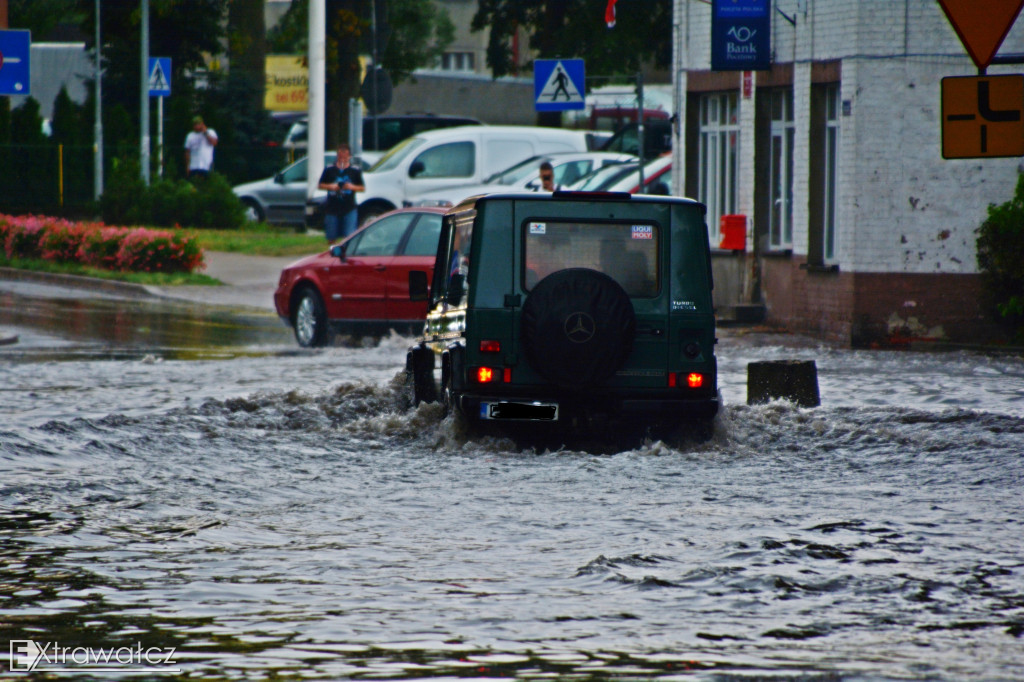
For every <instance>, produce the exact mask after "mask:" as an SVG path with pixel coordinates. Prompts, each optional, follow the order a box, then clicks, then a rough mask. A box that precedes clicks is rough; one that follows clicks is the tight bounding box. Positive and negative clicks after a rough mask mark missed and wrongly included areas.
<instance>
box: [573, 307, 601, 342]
mask: <svg viewBox="0 0 1024 682" xmlns="http://www.w3.org/2000/svg"><path fill="white" fill-rule="evenodd" d="M595 331H597V325H596V324H594V318H592V317H591V316H590V315H588V314H587V313H572V314H570V315H569V317H567V318H565V335H566V336H567V337H569V340H570V341H572V342H573V343H586V342H587V341H590V339H592V338H594V332H595Z"/></svg>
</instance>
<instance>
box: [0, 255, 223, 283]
mask: <svg viewBox="0 0 1024 682" xmlns="http://www.w3.org/2000/svg"><path fill="white" fill-rule="evenodd" d="M0 267H5V268H15V269H17V270H32V271H34V272H49V273H53V274H57V275H79V276H82V277H96V278H99V279H112V280H116V281H119V282H133V283H135V284H150V285H154V286H172V285H182V284H190V285H203V286H216V285H221V284H223V282H221V281H220V280H219V279H216V278H214V277H210V276H209V275H203V274H200V273H188V272H119V271H116V270H101V269H99V268H91V267H88V266H85V265H79V264H77V263H54V262H52V261H47V260H41V259H22V258H6V257H4V256H3V255H2V254H0Z"/></svg>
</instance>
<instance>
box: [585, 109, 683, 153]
mask: <svg viewBox="0 0 1024 682" xmlns="http://www.w3.org/2000/svg"><path fill="white" fill-rule="evenodd" d="M639 130H640V126H639V125H638V124H636V123H629V124H627V125H625V126H623V127H622V128H620V129H619V130H618V132H616V133H615V134H614V135H612V136H611V139H609V140H608V141H607V142H605V143H604V146H602V147H601V151H605V152H622V153H625V154H632V155H633V156H641V154H640V134H639ZM643 151H644V153H643V154H642V156H643V157H644V159H646V160H650V159H653V158H655V157H657V156H661V155H662V154H664V153H665V152H670V151H672V121H671V120H670V119H667V118H653V119H651V120H649V121H644V150H643Z"/></svg>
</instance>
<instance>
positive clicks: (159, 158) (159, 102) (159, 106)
mask: <svg viewBox="0 0 1024 682" xmlns="http://www.w3.org/2000/svg"><path fill="white" fill-rule="evenodd" d="M156 169H157V170H156V172H157V175H158V176H159V177H160V178H163V177H164V96H163V95H160V96H159V97H157V99H156Z"/></svg>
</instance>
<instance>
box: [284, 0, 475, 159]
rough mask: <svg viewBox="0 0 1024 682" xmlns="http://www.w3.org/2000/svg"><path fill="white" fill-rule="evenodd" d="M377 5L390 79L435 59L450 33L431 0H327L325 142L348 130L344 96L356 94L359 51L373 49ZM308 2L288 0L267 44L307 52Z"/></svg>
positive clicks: (383, 63)
mask: <svg viewBox="0 0 1024 682" xmlns="http://www.w3.org/2000/svg"><path fill="white" fill-rule="evenodd" d="M374 9H376V10H377V54H378V58H379V61H380V65H381V66H382V67H383V68H384V69H385V70H387V71H388V73H389V75H390V76H391V81H392V82H393V83H395V84H398V83H401V82H402V81H403V80H405V79H407V78H410V77H411V74H412V72H413V71H414V70H415V69H418V68H420V67H422V66H427V65H429V64H431V63H433V62H434V60H436V59H437V57H438V56H440V55H441V53H443V52H444V49H445V48H446V47H447V46H448V45H449V44H450V43H451V41H452V38H453V36H454V33H455V28H454V26H453V25H452V22H451V19H450V18H449V17H448V13H447V12H445V11H444V10H443V9H440V8H438V7H437V6H436V5H435V3H433V2H431V0H327V68H326V70H327V84H326V86H327V97H326V100H327V101H326V112H325V116H326V122H327V126H326V127H327V140H326V142H327V145H328V147H332V146H334V145H335V144H337V142H338V141H339V140H341V139H343V137H344V132H343V131H345V130H347V129H348V105H347V102H348V100H349V99H351V98H354V97H357V96H358V95H359V86H360V82H361V75H362V66H361V64H360V63H359V57H360V55H369V54H372V53H373V45H372V43H371V40H372V35H373V31H372V13H373V10H374ZM308 17H309V1H308V0H292V4H291V7H290V8H289V9H288V12H287V13H286V14H285V16H284V17H283V18H282V21H281V22H280V24H279V25H278V26H277V28H275V29H274V30H273V31H271V32H270V34H269V36H268V40H269V42H270V49H271V51H273V52H279V53H284V54H287V53H302V54H305V53H306V52H308Z"/></svg>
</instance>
